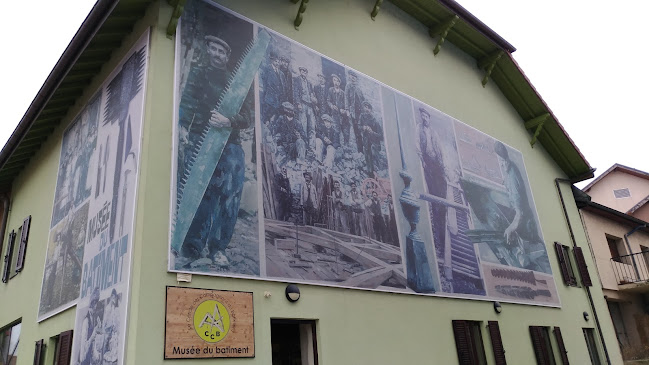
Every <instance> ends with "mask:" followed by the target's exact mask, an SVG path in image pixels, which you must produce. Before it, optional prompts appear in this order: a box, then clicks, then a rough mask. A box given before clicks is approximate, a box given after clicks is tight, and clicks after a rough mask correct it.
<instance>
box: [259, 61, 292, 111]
mask: <svg viewBox="0 0 649 365" xmlns="http://www.w3.org/2000/svg"><path fill="white" fill-rule="evenodd" d="M279 66H280V60H279V57H277V54H276V53H275V52H271V53H270V67H267V68H266V69H265V70H264V72H263V73H262V80H261V81H262V85H263V88H264V89H263V97H262V104H261V105H262V110H261V115H262V121H263V122H264V123H265V122H268V121H270V122H271V123H272V121H273V120H275V118H276V117H277V115H278V114H279V108H280V105H281V102H282V97H283V94H284V84H285V83H286V80H285V79H284V73H282V70H280V68H279Z"/></svg>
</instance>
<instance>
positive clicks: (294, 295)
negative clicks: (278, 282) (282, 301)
mask: <svg viewBox="0 0 649 365" xmlns="http://www.w3.org/2000/svg"><path fill="white" fill-rule="evenodd" d="M286 299H288V301H289V302H291V303H295V302H297V301H298V299H300V289H299V288H298V287H297V285H294V284H290V285H287V286H286Z"/></svg>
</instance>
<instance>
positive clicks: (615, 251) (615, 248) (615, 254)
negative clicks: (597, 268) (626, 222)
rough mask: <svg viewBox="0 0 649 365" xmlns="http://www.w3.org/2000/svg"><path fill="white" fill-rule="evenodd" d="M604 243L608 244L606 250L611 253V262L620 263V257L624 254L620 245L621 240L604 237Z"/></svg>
mask: <svg viewBox="0 0 649 365" xmlns="http://www.w3.org/2000/svg"><path fill="white" fill-rule="evenodd" d="M606 242H608V249H609V251H611V258H612V259H613V261H617V262H622V258H621V257H620V256H622V255H624V254H626V251H625V250H624V246H623V245H622V239H621V238H617V237H612V236H609V235H606Z"/></svg>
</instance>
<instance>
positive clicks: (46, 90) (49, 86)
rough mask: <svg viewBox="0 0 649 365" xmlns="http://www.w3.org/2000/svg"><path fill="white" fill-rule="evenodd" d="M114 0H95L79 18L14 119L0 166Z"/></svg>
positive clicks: (110, 8)
mask: <svg viewBox="0 0 649 365" xmlns="http://www.w3.org/2000/svg"><path fill="white" fill-rule="evenodd" d="M118 2H119V0H98V1H97V3H95V6H94V7H93V8H92V10H91V11H90V13H89V14H88V16H87V17H86V19H85V20H84V21H83V24H81V26H80V27H79V30H77V33H76V34H75V35H74V37H73V38H72V40H71V41H70V43H69V44H68V46H67V48H66V49H65V51H64V52H63V54H62V55H61V57H60V58H59V60H58V61H57V62H56V65H55V66H54V68H53V69H52V71H51V72H50V74H49V75H48V76H47V79H46V80H45V83H43V86H41V88H40V90H39V91H38V93H37V94H36V97H35V98H34V100H32V102H31V104H30V105H29V108H27V111H26V112H25V114H24V115H23V117H22V119H21V120H20V122H19V123H18V126H16V129H15V130H14V131H13V133H12V134H11V136H10V137H9V139H8V140H7V143H6V144H5V145H4V147H3V148H2V150H1V151H0V170H2V169H3V168H4V166H5V164H6V163H7V161H8V160H9V158H10V157H11V155H12V154H13V152H14V151H15V150H16V148H17V147H18V145H19V144H20V142H21V141H22V140H23V138H24V137H25V135H26V133H27V131H29V129H30V127H31V126H32V125H33V124H34V122H35V121H36V118H37V117H38V115H39V114H40V113H41V111H42V110H43V108H44V107H45V105H46V104H47V102H48V101H49V100H50V98H51V97H52V94H54V92H55V91H56V89H57V88H58V86H59V85H60V84H61V82H62V81H63V79H64V78H65V76H66V75H67V74H68V72H69V71H70V69H71V68H72V66H74V64H75V62H76V61H77V59H78V58H79V56H80V55H81V54H82V53H83V51H84V50H85V49H86V47H87V46H88V44H89V43H90V41H91V40H92V38H93V37H94V35H95V34H96V33H97V31H98V30H99V29H100V28H101V26H102V24H103V23H104V21H105V20H106V18H108V16H109V15H110V13H111V11H112V10H113V9H114V8H115V5H117V3H118Z"/></svg>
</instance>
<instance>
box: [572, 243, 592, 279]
mask: <svg viewBox="0 0 649 365" xmlns="http://www.w3.org/2000/svg"><path fill="white" fill-rule="evenodd" d="M572 250H573V252H574V253H575V261H577V270H579V276H580V277H581V284H582V285H583V286H593V282H592V281H591V280H590V274H589V273H588V265H586V259H585V258H584V252H583V250H582V249H581V247H575V248H573V249H572Z"/></svg>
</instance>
